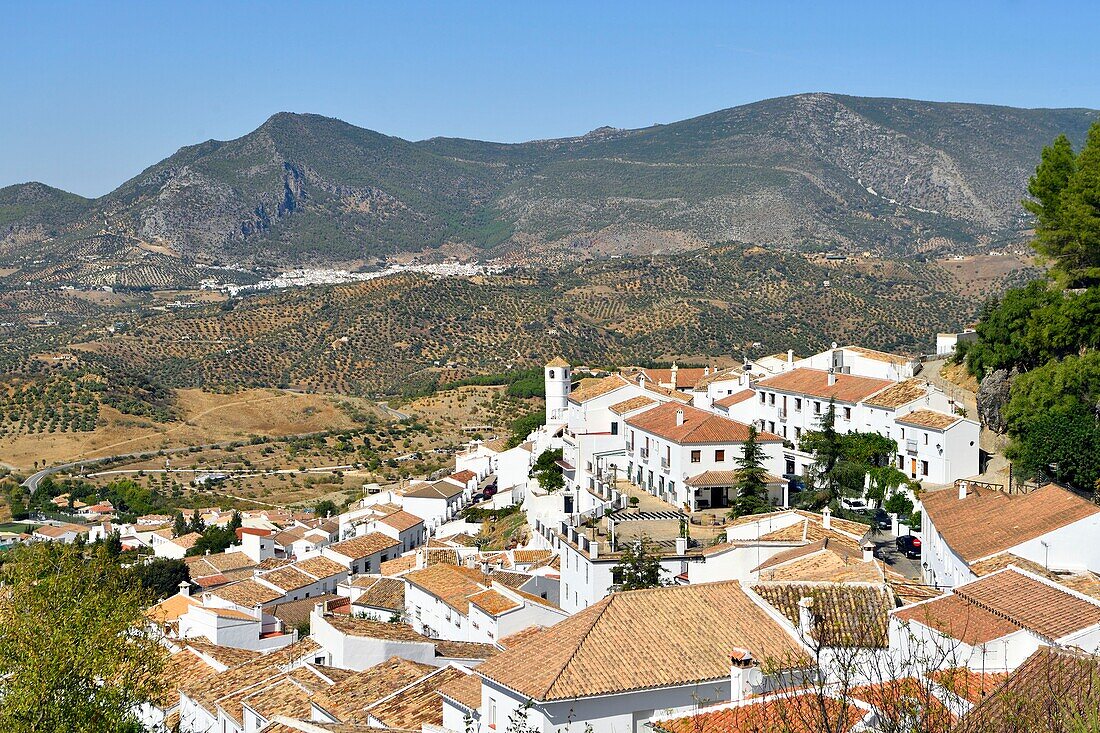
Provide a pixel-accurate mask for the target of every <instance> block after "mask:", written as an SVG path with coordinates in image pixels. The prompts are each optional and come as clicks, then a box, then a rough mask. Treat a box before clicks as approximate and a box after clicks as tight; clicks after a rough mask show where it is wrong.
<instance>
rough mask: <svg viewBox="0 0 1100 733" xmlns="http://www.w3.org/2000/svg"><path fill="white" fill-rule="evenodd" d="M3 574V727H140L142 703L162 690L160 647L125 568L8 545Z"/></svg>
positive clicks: (87, 732)
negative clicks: (152, 633) (145, 621)
mask: <svg viewBox="0 0 1100 733" xmlns="http://www.w3.org/2000/svg"><path fill="white" fill-rule="evenodd" d="M0 573H2V577H3V580H4V586H5V587H4V592H3V593H0V698H2V699H3V701H4V702H3V705H0V730H4V731H12V733H31V732H34V733H63V732H64V733H100V732H101V731H123V730H138V729H139V728H138V727H137V712H138V709H139V706H141V705H142V704H144V703H148V702H152V701H154V700H156V699H158V697H159V695H160V694H161V693H162V692H163V689H162V686H161V673H162V670H163V664H164V661H165V658H166V652H165V650H164V649H163V647H161V646H160V645H159V644H158V643H157V641H156V639H155V638H153V637H152V636H151V635H150V634H149V633H148V632H147V631H146V630H145V628H146V627H145V623H144V617H143V615H142V612H143V610H144V608H145V606H146V604H147V602H148V600H149V599H148V597H147V595H146V594H145V592H144V591H143V590H142V589H141V588H140V587H139V586H138V585H137V584H136V583H134V582H133V579H132V578H131V577H130V575H129V573H128V572H127V571H125V570H123V569H122V568H121V567H120V566H119V565H118V564H117V563H116V562H114V561H112V560H110V559H109V558H107V557H105V556H104V555H103V554H101V553H91V555H90V556H88V557H85V556H84V555H83V554H82V553H81V552H80V551H78V550H77V549H76V548H75V547H73V546H67V545H63V544H61V543H56V542H42V543H36V544H34V545H30V546H26V547H23V548H20V549H18V550H16V551H14V552H13V553H12V555H11V556H10V557H9V558H8V559H7V561H6V562H5V563H4V565H3V568H2V570H0Z"/></svg>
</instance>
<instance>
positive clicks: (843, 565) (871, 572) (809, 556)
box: [760, 541, 928, 599]
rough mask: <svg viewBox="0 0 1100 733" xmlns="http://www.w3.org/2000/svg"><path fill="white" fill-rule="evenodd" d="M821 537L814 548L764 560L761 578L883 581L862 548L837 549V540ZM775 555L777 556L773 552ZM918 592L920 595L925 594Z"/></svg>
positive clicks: (813, 580)
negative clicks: (769, 561) (826, 540)
mask: <svg viewBox="0 0 1100 733" xmlns="http://www.w3.org/2000/svg"><path fill="white" fill-rule="evenodd" d="M822 545H823V541H820V542H815V543H813V544H812V545H807V547H812V548H815V549H814V551H813V552H808V553H806V554H804V555H803V556H802V557H798V558H794V559H787V560H785V561H783V562H777V563H773V564H768V566H767V568H766V569H764V570H761V572H760V578H761V580H769V581H781V580H782V581H790V582H803V583H877V584H881V583H883V582H884V577H883V576H884V573H883V571H882V568H881V567H880V566H879V564H878V562H877V561H875V562H863V561H862V559H861V555H862V551H861V550H859V549H858V548H856V547H855V546H854V545H853V546H852V547H850V548H846V549H841V547H840V546H838V544H837V543H833V542H830V543H828V546H827V549H822ZM777 557H778V556H777ZM927 597H928V596H922V597H921V598H922V599H923V598H927Z"/></svg>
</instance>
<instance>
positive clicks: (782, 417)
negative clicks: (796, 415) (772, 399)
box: [779, 407, 787, 422]
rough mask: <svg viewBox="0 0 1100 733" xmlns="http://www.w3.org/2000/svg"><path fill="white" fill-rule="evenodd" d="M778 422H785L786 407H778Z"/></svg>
mask: <svg viewBox="0 0 1100 733" xmlns="http://www.w3.org/2000/svg"><path fill="white" fill-rule="evenodd" d="M779 422H787V408H786V407H780V408H779Z"/></svg>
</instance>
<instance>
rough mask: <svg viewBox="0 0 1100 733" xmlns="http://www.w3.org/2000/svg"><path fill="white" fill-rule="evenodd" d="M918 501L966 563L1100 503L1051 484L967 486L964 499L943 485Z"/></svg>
mask: <svg viewBox="0 0 1100 733" xmlns="http://www.w3.org/2000/svg"><path fill="white" fill-rule="evenodd" d="M921 503H922V504H923V505H924V512H925V516H927V517H928V519H929V520H931V522H932V524H934V525H935V528H936V531H937V532H939V534H940V536H942V537H943V539H944V541H945V542H947V544H948V545H949V546H950V547H951V549H952V550H954V551H955V552H956V553H957V554H958V555H959V557H961V558H962V559H963V560H965V561H966V562H968V563H969V562H973V561H975V560H981V559H982V558H986V557H990V556H992V555H996V554H997V553H999V552H1003V551H1004V550H1007V549H1009V548H1011V547H1015V546H1016V545H1020V544H1023V543H1024V542H1027V541H1028V540H1033V539H1035V538H1037V537H1041V536H1042V535H1044V534H1047V533H1048V532H1053V531H1054V530H1056V529H1059V528H1061V527H1065V526H1066V525H1068V524H1072V523H1074V522H1077V521H1080V520H1082V519H1085V518H1087V517H1091V516H1092V515H1094V514H1096V513H1098V512H1100V506H1098V505H1096V504H1093V503H1092V502H1090V501H1087V500H1086V499H1082V498H1081V497H1079V496H1077V495H1076V494H1073V493H1071V492H1069V491H1067V490H1065V489H1063V488H1061V487H1060V486H1056V485H1054V484H1047V485H1046V486H1043V487H1042V488H1039V489H1036V490H1035V491H1032V492H1030V493H1027V494H1006V493H1004V492H1002V491H995V490H991V489H984V488H981V489H978V488H974V487H973V486H971V487H970V489H969V491H968V493H967V496H966V498H965V499H959V493H958V491H957V490H955V489H953V488H949V489H945V490H943V491H929V492H926V493H924V494H922V495H921ZM993 518H996V521H991V519H993Z"/></svg>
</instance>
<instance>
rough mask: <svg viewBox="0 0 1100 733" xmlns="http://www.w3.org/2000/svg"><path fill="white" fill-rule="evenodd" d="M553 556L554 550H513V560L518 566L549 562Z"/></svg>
mask: <svg viewBox="0 0 1100 733" xmlns="http://www.w3.org/2000/svg"><path fill="white" fill-rule="evenodd" d="M553 554H554V552H553V550H513V551H512V558H513V559H514V560H515V561H516V564H517V565H530V564H531V563H536V562H542V561H543V560H549V559H550V558H551V556H553Z"/></svg>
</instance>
